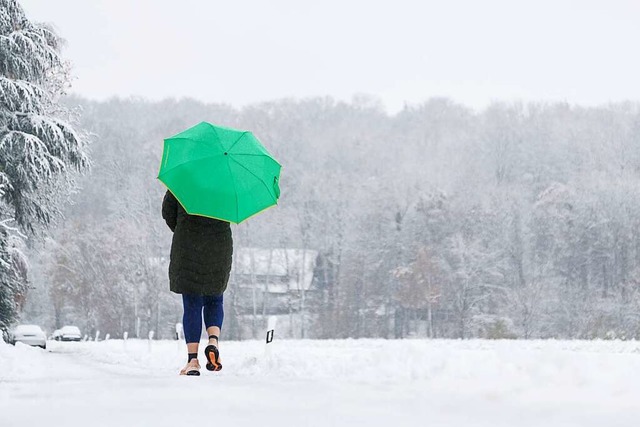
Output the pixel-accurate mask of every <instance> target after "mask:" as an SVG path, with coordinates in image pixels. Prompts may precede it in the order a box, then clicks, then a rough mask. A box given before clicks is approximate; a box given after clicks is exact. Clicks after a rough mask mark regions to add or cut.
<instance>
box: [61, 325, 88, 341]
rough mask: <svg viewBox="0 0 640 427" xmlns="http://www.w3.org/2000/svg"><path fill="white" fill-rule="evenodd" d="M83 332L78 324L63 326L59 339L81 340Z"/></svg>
mask: <svg viewBox="0 0 640 427" xmlns="http://www.w3.org/2000/svg"><path fill="white" fill-rule="evenodd" d="M81 340H82V334H81V333H80V329H79V328H78V327H77V326H63V327H62V329H60V339H59V341H81Z"/></svg>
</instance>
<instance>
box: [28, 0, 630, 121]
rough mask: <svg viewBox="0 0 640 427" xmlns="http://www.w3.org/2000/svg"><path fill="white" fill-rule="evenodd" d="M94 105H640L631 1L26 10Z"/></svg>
mask: <svg viewBox="0 0 640 427" xmlns="http://www.w3.org/2000/svg"><path fill="white" fill-rule="evenodd" d="M21 3H22V5H23V6H24V7H25V9H26V11H27V13H28V14H29V17H30V18H31V19H35V20H41V21H47V22H53V23H55V26H56V27H57V29H58V30H59V32H60V33H61V34H62V35H63V36H64V37H65V38H66V39H67V40H68V50H67V53H66V54H67V56H68V57H69V59H71V60H72V61H73V63H74V65H75V68H74V74H75V75H76V76H77V81H76V82H75V83H74V87H73V91H74V92H76V93H78V94H80V95H83V96H86V97H90V98H97V99H104V98H108V97H111V96H114V95H120V96H129V95H137V96H143V97H146V98H150V99H161V98H165V97H183V96H188V97H194V98H197V99H200V100H202V101H205V102H228V103H231V104H233V105H236V106H240V105H246V104H248V103H254V102H257V101H263V100H269V99H274V98H282V97H306V96H315V95H320V96H322V95H331V96H333V97H336V98H338V99H350V98H351V97H352V96H353V95H354V94H358V93H368V94H372V95H375V96H377V97H379V98H380V100H381V101H382V102H383V103H384V104H385V105H386V107H387V108H388V109H389V110H390V111H397V110H399V109H401V108H402V107H403V105H404V104H405V103H410V104H412V103H418V102H420V101H423V100H425V99H427V98H430V97H434V96H446V97H449V98H452V99H454V100H456V101H459V102H462V103H464V104H467V105H469V106H472V107H484V106H486V105H487V104H488V103H490V102H491V101H492V100H496V99H498V100H513V99H524V100H553V101H558V100H560V101H567V102H570V103H578V104H583V105H593V104H600V103H606V102H609V101H621V100H627V99H630V100H640V85H639V84H638V83H637V76H638V75H639V74H640V59H639V57H638V55H637V54H636V53H635V50H636V49H635V43H636V40H639V39H640V26H638V25H637V16H638V13H639V12H640V2H637V1H634V0H613V1H607V2H604V1H593V0H582V1H577V0H576V1H571V0H538V1H517V2H514V1H510V0H485V1H482V2H479V1H476V0H454V1H447V2H444V1H433V0H429V1H415V0H414V1H410V0H394V1H360V0H357V1H344V0H326V1H323V2H300V1H293V0H274V1H269V2H265V1H259V0H248V1H232V2H231V1H196V0H183V1H181V2H179V3H177V2H175V1H174V0H137V1H135V2H132V1H129V0H92V1H78V0H75V1H72V0H56V1H51V0H23V1H22V2H21Z"/></svg>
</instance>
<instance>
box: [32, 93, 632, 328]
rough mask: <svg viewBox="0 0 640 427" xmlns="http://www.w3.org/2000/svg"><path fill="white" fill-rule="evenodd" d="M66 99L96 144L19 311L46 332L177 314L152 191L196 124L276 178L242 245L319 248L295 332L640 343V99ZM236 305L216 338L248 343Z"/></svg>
mask: <svg viewBox="0 0 640 427" xmlns="http://www.w3.org/2000/svg"><path fill="white" fill-rule="evenodd" d="M66 102H67V105H69V106H70V107H71V108H79V110H80V112H81V114H80V117H81V119H80V125H81V127H82V128H83V129H86V130H87V131H89V132H90V133H91V134H92V135H93V144H92V158H93V162H94V165H93V169H92V173H91V175H89V176H87V177H85V178H83V179H82V180H81V181H80V183H81V184H80V185H81V190H80V191H78V192H77V194H75V196H74V200H75V202H74V205H73V206H71V207H69V208H68V209H67V211H66V212H65V219H64V220H62V221H60V223H59V226H58V228H57V229H56V230H55V232H53V233H52V236H51V238H50V239H49V240H48V242H47V244H46V245H45V246H44V247H42V248H40V249H39V252H38V253H39V254H41V255H39V262H38V265H37V266H36V267H34V271H35V272H36V273H35V275H36V276H38V279H37V280H36V281H35V282H37V283H36V285H35V287H36V290H34V292H33V293H34V294H36V295H38V296H37V297H35V298H34V299H33V303H32V304H31V308H29V310H31V312H32V313H39V314H40V315H42V316H48V317H47V318H48V319H53V320H50V321H55V322H56V323H58V322H61V321H63V320H64V321H66V320H69V319H63V318H64V317H65V316H66V317H67V318H68V317H71V318H72V319H74V320H76V321H77V322H78V323H81V326H83V327H85V328H86V329H87V330H94V329H102V330H105V331H107V330H108V331H109V332H110V333H111V335H112V336H118V333H119V331H123V330H125V329H126V330H128V331H130V333H131V331H132V330H133V329H132V328H136V327H137V328H138V329H140V328H142V329H143V330H157V331H158V333H159V334H160V335H161V336H162V335H163V332H162V331H165V332H164V335H165V336H167V335H169V334H171V333H172V332H171V326H170V325H171V324H172V323H175V321H177V320H179V319H180V315H181V311H180V304H179V300H177V299H176V298H175V297H174V296H172V295H171V294H170V293H169V292H168V284H167V277H166V271H164V267H163V264H161V263H158V262H156V261H154V260H157V259H158V258H160V257H166V256H167V255H168V253H169V245H170V238H171V236H170V233H169V231H168V230H167V229H166V226H165V225H164V224H163V223H162V219H161V218H160V214H159V207H160V203H161V200H162V195H163V192H164V188H163V187H162V185H160V183H159V182H157V181H156V180H155V176H156V173H157V168H158V165H159V159H160V154H161V150H162V139H163V138H165V137H168V136H171V135H173V134H175V133H177V132H178V131H180V130H182V129H185V128H187V127H189V126H191V125H193V124H195V123H197V122H199V121H201V120H207V121H211V122H214V123H218V124H223V125H226V126H231V127H237V128H246V129H250V130H252V131H253V132H254V133H255V134H256V135H257V136H258V137H259V138H260V139H261V140H262V142H263V143H264V144H265V145H266V146H267V147H268V148H269V149H270V151H272V153H273V154H274V155H275V157H276V158H277V159H279V161H280V162H281V163H282V164H283V171H282V178H281V185H282V198H281V201H280V205H279V206H278V207H277V208H275V209H272V210H270V211H267V212H265V213H264V214H262V215H260V216H258V217H256V218H254V219H251V220H250V221H248V222H247V223H245V224H241V225H240V226H237V227H234V240H235V244H236V247H261V248H267V249H268V248H298V249H312V250H315V251H318V253H319V255H318V259H317V260H316V263H315V265H316V267H315V272H314V288H313V292H312V293H311V294H312V295H313V296H310V297H309V300H308V301H307V302H306V303H305V304H304V308H303V310H304V311H305V313H302V314H303V315H304V316H306V317H305V318H306V319H308V320H307V321H305V322H304V323H305V328H304V331H300V332H299V333H298V334H297V336H301V335H304V336H305V337H316V338H346V337H385V338H401V337H407V336H426V337H463V338H467V337H489V338H535V337H540V338H546V337H557V338H595V337H601V338H604V337H614V336H615V337H628V338H631V337H637V336H638V333H640V329H639V326H640V323H639V316H638V313H639V311H638V308H639V304H638V303H639V293H638V289H639V288H638V281H639V280H640V270H639V269H638V267H639V263H638V260H639V254H640V235H639V233H638V229H639V228H638V225H639V223H640V197H638V178H639V173H640V112H639V108H638V104H634V103H626V104H612V105H605V106H600V107H592V108H584V107H579V106H572V105H569V104H563V103H556V104H536V103H528V104H524V103H496V104H493V105H491V106H489V107H488V108H486V109H485V110H482V111H474V110H471V109H469V108H467V107H465V106H463V105H459V104H456V103H454V102H452V101H451V100H448V99H431V100H429V101H427V102H425V103H424V104H422V105H417V106H407V107H406V108H405V109H403V110H402V111H400V112H399V113H397V114H394V115H389V114H387V113H386V112H385V110H384V109H383V108H382V107H381V105H380V103H379V102H378V101H377V100H376V99H375V98H371V97H367V96H358V97H354V99H353V100H351V101H350V102H342V101H337V100H334V99H331V98H312V99H303V100H289V99H285V100H278V101H273V102H265V103H261V104H256V105H251V106H248V107H245V108H242V109H237V108H233V107H231V106H228V105H223V104H205V103H201V102H197V101H194V100H189V99H184V100H166V101H162V102H149V101H145V100H140V99H124V100H123V99H112V100H109V101H106V102H95V101H88V100H84V99H78V98H72V99H68V100H67V101H66ZM34 277H35V276H34ZM229 292H230V296H231V294H232V293H233V283H231V285H230V290H229ZM232 301H233V299H232V298H228V299H227V302H226V304H227V313H228V315H227V323H226V325H227V327H226V330H227V331H226V332H227V334H228V338H246V336H243V334H242V333H241V332H239V329H238V328H235V327H234V325H235V324H236V323H237V322H239V321H240V320H239V314H238V311H237V310H236V309H235V307H234V306H233V302H232ZM295 305H296V306H300V305H299V304H295ZM50 307H53V309H52V310H51V308H50ZM47 313H48V314H47ZM136 323H137V324H136ZM140 323H141V324H142V326H140ZM245 335H246V334H245Z"/></svg>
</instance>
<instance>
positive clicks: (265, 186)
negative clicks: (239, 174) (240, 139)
mask: <svg viewBox="0 0 640 427" xmlns="http://www.w3.org/2000/svg"><path fill="white" fill-rule="evenodd" d="M230 158H231V160H233V161H234V162H236V163H237V164H239V165H240V166H242V167H243V168H245V169H246V171H247V172H249V173H250V174H251V175H253V176H255V177H256V178H257V180H258V181H260V182H261V183H262V185H264V188H266V189H267V193H269V195H271V191H269V186H268V185H267V184H266V183H265V182H264V181H263V180H262V178H260V177H259V176H258V175H256V174H255V173H253V172H252V171H251V170H250V169H249V168H248V167H246V166H245V165H243V164H242V163H240V162H239V161H237V160H236V159H234V158H233V157H230ZM229 170H231V169H229ZM234 185H235V181H234ZM237 194H238V193H237V192H236V198H237ZM273 201H274V202H275V203H278V199H277V198H274V199H273Z"/></svg>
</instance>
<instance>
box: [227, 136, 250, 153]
mask: <svg viewBox="0 0 640 427" xmlns="http://www.w3.org/2000/svg"><path fill="white" fill-rule="evenodd" d="M248 133H249V131H244V132H242V135H240V136H239V137H238V139H236V140H235V141H234V142H233V144H231V147H229V148H227V152H229V151H231V149H232V148H233V147H235V145H236V144H237V143H238V141H240V140H241V139H242V137H243V136H245V135H246V134H248Z"/></svg>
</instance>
